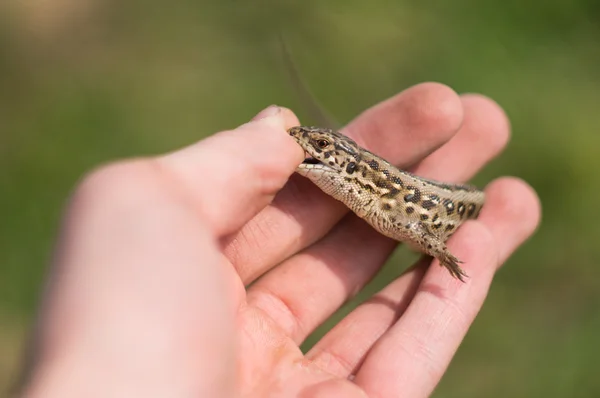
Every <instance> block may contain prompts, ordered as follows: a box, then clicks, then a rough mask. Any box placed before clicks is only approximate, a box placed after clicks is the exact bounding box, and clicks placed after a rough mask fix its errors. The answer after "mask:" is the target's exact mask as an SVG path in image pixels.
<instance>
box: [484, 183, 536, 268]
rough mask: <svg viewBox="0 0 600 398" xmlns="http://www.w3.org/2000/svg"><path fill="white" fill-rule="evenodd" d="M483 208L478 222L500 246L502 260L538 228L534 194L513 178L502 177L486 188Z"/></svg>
mask: <svg viewBox="0 0 600 398" xmlns="http://www.w3.org/2000/svg"><path fill="white" fill-rule="evenodd" d="M485 192H486V198H487V199H486V204H485V205H484V207H483V209H482V212H481V216H480V217H479V219H480V220H481V221H482V222H483V223H485V224H486V225H487V226H488V227H489V228H490V230H491V231H492V233H493V234H494V236H495V237H496V239H497V240H498V241H499V242H501V243H502V246H503V250H501V252H502V256H503V258H505V257H508V253H510V252H511V251H512V250H514V248H515V247H516V246H518V245H519V244H521V243H522V242H523V241H525V240H526V239H527V238H528V237H529V236H531V235H532V234H533V233H534V232H535V230H536V229H537V227H538V226H539V223H540V220H541V216H542V212H541V202H540V199H539V197H538V195H537V193H536V192H535V190H534V189H533V188H532V187H531V186H530V185H529V184H527V183H526V182H525V181H523V180H522V179H520V178H517V177H502V178H499V179H497V180H495V181H493V182H491V183H490V184H489V185H488V186H487V187H486V190H485Z"/></svg>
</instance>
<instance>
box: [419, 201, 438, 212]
mask: <svg viewBox="0 0 600 398" xmlns="http://www.w3.org/2000/svg"><path fill="white" fill-rule="evenodd" d="M421 206H422V207H423V208H424V209H425V210H429V209H433V208H434V207H435V203H434V202H433V201H431V200H424V201H423V203H421Z"/></svg>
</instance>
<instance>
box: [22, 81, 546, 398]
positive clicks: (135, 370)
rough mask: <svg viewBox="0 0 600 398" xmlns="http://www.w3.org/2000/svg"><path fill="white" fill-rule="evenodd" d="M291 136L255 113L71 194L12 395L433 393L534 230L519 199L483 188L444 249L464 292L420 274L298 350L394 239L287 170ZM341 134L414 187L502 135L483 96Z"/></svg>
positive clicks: (528, 203)
mask: <svg viewBox="0 0 600 398" xmlns="http://www.w3.org/2000/svg"><path fill="white" fill-rule="evenodd" d="M273 113H274V114H273ZM269 114H271V115H270V116H269ZM298 124H299V123H298V121H297V119H296V118H295V116H294V115H293V114H292V113H291V112H290V111H288V110H286V109H283V108H267V110H265V111H263V112H261V114H259V115H258V116H257V117H256V118H255V120H253V121H252V122H250V123H248V124H245V125H243V126H241V127H239V128H237V129H235V130H232V131H226V132H221V133H218V134H215V135H213V136H211V137H209V138H207V139H205V140H202V141H200V142H198V143H196V144H194V145H192V146H190V147H188V148H185V149H182V150H180V151H176V152H173V153H170V154H167V155H164V156H159V157H155V158H150V159H137V160H129V161H124V162H120V163H116V164H112V165H108V166H105V167H102V168H100V169H99V170H97V171H95V172H93V173H91V174H90V175H89V176H88V177H87V178H85V179H84V180H83V182H82V183H81V184H80V186H79V187H78V189H77V190H76V192H75V193H74V195H73V198H72V200H71V202H70V204H69V206H68V208H67V212H66V216H65V219H64V222H63V230H62V233H61V238H60V241H59V245H58V248H57V252H56V258H55V261H54V264H53V267H52V268H51V270H50V278H49V285H48V289H47V291H46V294H45V295H44V300H43V302H42V307H41V310H40V318H39V324H38V328H37V333H36V339H35V344H34V345H33V357H32V358H33V359H32V363H31V372H30V377H29V378H28V383H27V385H26V392H27V396H31V397H42V396H43V397H46V398H47V397H59V396H60V397H70V396H73V397H82V396H85V397H94V396H102V397H107V396H110V397H116V396H123V397H134V396H136V397H137V396H146V397H150V396H157V397H159V396H165V397H179V396H181V397H183V396H186V397H187V396H190V397H191V396H196V397H233V396H245V397H266V396H290V397H321V396H322V397H332V396H339V397H349V398H351V397H365V396H369V397H396V396H400V395H401V396H406V397H424V396H428V395H429V394H430V393H431V392H432V391H433V389H434V388H435V386H436V385H437V383H438V382H439V380H440V378H441V377H442V375H443V373H444V371H445V370H446V367H447V366H448V364H449V362H450V360H451V358H452V356H453V355H454V353H455V351H456V349H457V348H458V346H459V344H460V342H461V340H462V338H463V337H464V335H465V334H466V332H467V330H468V328H469V326H470V324H471V323H472V321H473V320H474V318H475V316H476V314H477V312H478V311H479V309H480V308H481V305H482V304H483V301H484V299H485V296H486V294H487V291H488V289H489V286H490V283H491V281H492V278H493V275H494V273H495V271H496V270H497V269H498V268H499V266H500V265H501V264H502V263H503V262H504V261H505V260H506V259H507V258H508V256H509V255H510V254H511V253H512V252H513V251H514V250H515V249H516V248H517V247H518V246H519V245H520V244H521V243H522V242H523V241H524V240H525V239H526V238H527V237H528V236H529V235H530V234H531V233H532V232H533V231H534V229H535V227H536V226H537V223H538V221H539V204H538V200H537V197H536V195H535V193H534V192H533V191H532V190H531V188H529V187H528V186H527V185H526V184H525V183H523V182H521V181H519V180H517V179H514V178H501V179H498V180H496V181H494V182H492V183H491V184H489V186H488V187H487V189H486V195H487V201H486V205H485V206H484V208H483V210H482V212H481V215H480V217H479V219H478V220H475V221H469V222H467V223H465V224H464V225H463V226H462V227H461V228H460V229H459V231H458V232H457V233H456V234H455V235H454V236H453V237H452V239H451V240H450V241H449V244H448V246H449V248H450V250H451V251H452V252H453V253H455V254H456V255H457V256H458V257H459V258H461V259H462V260H463V261H464V264H463V265H464V268H465V270H466V271H467V273H468V274H469V276H470V278H468V279H467V282H466V283H462V282H459V281H457V280H456V279H454V278H452V277H451V276H450V274H449V273H448V272H447V271H446V270H445V269H443V268H441V267H439V266H438V265H437V261H433V265H432V266H431V267H430V266H429V263H430V260H424V259H423V260H420V261H419V262H418V263H417V264H416V265H415V266H414V267H412V268H411V269H410V270H409V271H407V272H406V273H405V274H403V275H402V276H401V277H399V278H398V279H396V280H394V281H390V284H389V285H388V286H387V287H385V288H384V289H383V290H382V291H380V292H379V293H377V294H376V295H374V296H373V297H372V298H370V299H369V300H368V301H367V302H365V303H363V304H361V305H360V306H359V307H358V308H357V309H356V310H354V311H353V312H352V313H350V314H349V315H348V316H347V317H346V318H344V319H343V320H342V321H341V322H340V323H339V324H337V325H336V326H335V327H334V328H333V329H332V330H331V331H330V332H329V333H327V334H326V335H325V336H324V337H323V338H322V339H321V340H320V341H319V342H318V343H317V344H316V345H315V346H314V347H313V348H312V349H311V350H310V351H309V352H308V353H306V355H304V354H303V353H302V352H301V351H300V349H299V345H300V344H301V343H302V342H303V340H304V339H305V338H306V337H307V336H308V335H309V334H310V333H311V332H312V331H313V330H314V329H315V328H316V327H317V326H318V325H320V324H321V323H322V322H323V321H325V320H326V319H327V318H328V317H329V316H330V315H332V314H333V313H334V312H335V311H336V310H337V309H338V308H339V307H340V306H341V305H342V304H343V303H344V302H345V301H346V300H348V299H349V298H350V297H352V296H353V295H354V294H356V293H357V292H358V291H359V290H360V289H361V288H362V287H363V286H364V285H365V284H366V283H367V282H368V281H369V280H370V279H371V278H372V277H373V275H374V274H375V273H376V272H377V271H378V270H379V269H380V267H381V266H382V265H383V263H384V262H385V260H386V259H387V258H388V256H389V255H390V254H391V253H392V251H393V250H394V248H395V246H396V242H394V241H392V240H390V239H388V238H385V237H383V236H381V235H380V234H378V233H377V232H375V231H374V230H373V229H372V228H371V227H369V226H368V225H367V224H366V223H365V222H364V221H362V220H360V219H358V218H357V217H356V216H354V215H352V214H350V213H348V209H347V208H345V207H344V206H343V205H342V204H341V203H339V202H337V201H335V200H333V199H332V198H330V197H329V196H327V195H325V194H324V193H322V192H321V191H320V190H319V189H318V188H317V187H316V186H314V185H313V184H312V183H311V182H309V181H308V180H306V179H303V178H302V177H300V176H298V175H292V174H293V172H294V169H295V167H296V166H297V165H298V164H299V163H300V162H301V161H302V160H303V156H304V155H303V151H302V150H301V149H300V147H299V146H298V145H297V144H296V143H295V142H294V140H293V139H292V138H291V137H289V136H288V134H287V133H286V131H285V129H286V128H287V127H291V126H293V125H298ZM343 131H344V133H345V134H347V135H349V136H351V137H352V138H353V139H355V140H356V141H357V142H358V143H359V144H360V145H361V146H363V147H366V148H368V149H370V150H372V151H373V152H375V153H377V154H379V155H381V156H382V157H384V158H386V159H388V160H389V161H391V162H393V163H395V164H397V165H399V166H401V167H403V166H406V165H414V166H413V167H412V168H411V170H412V171H414V172H416V173H417V174H419V175H422V176H424V177H430V178H435V179H440V180H444V181H464V180H466V179H468V178H470V177H471V176H472V175H473V174H474V173H475V172H476V171H477V170H478V169H479V168H481V167H482V166H483V165H484V164H485V163H486V162H488V161H489V160H490V159H491V158H492V157H494V156H495V155H496V154H498V153H499V152H500V151H501V150H502V148H503V147H504V145H505V144H506V142H507V140H508V136H509V125H508V121H507V120H506V117H505V115H504V113H503V112H502V111H501V110H500V109H499V107H498V106H497V105H496V104H495V103H493V102H492V101H490V100H488V99H486V98H483V97H481V96H477V95H463V96H460V97H459V96H457V95H456V94H455V93H454V92H453V91H452V90H450V89H448V88H447V87H445V86H442V85H439V84H433V83H427V84H421V85H418V86H415V87H412V88H410V89H408V90H406V91H404V92H403V93H401V94H399V95H397V96H395V97H393V98H391V99H389V100H387V101H385V102H383V103H381V104H378V105H376V106H375V107H373V108H371V109H369V110H367V111H366V112H364V113H363V114H362V115H360V116H359V117H358V118H357V119H356V120H355V121H353V122H352V123H350V125H349V126H348V127H347V128H346V129H344V130H343ZM290 176H291V178H290ZM259 278H260V279H259ZM248 285H250V286H249V287H247V286H248Z"/></svg>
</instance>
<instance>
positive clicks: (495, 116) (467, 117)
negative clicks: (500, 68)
mask: <svg viewBox="0 0 600 398" xmlns="http://www.w3.org/2000/svg"><path fill="white" fill-rule="evenodd" d="M461 102H462V106H463V109H464V120H463V125H462V127H461V130H460V132H459V134H456V135H455V136H454V137H452V139H451V140H450V141H449V142H448V143H447V144H446V145H444V146H442V147H441V148H439V149H438V150H437V151H435V152H434V153H432V154H431V155H429V156H427V158H425V159H423V161H421V162H420V163H419V164H418V165H417V166H416V167H415V168H413V169H412V171H413V172H414V173H415V174H417V175H420V176H424V177H429V176H431V177H434V178H437V179H441V180H443V181H456V182H462V181H466V180H468V179H469V178H471V177H472V176H473V175H474V173H475V172H476V171H477V170H479V168H480V167H481V166H483V165H484V164H485V163H487V162H489V161H490V160H491V159H492V158H493V157H496V156H497V155H498V154H499V153H500V152H501V151H502V150H503V149H504V147H506V144H507V143H508V140H509V139H510V124H509V121H508V118H507V117H506V114H505V113H504V111H503V110H502V108H501V107H500V106H499V105H498V104H497V103H496V102H494V101H492V100H491V99H489V98H487V97H484V96H482V95H479V94H465V95H462V96H461ZM474 165H475V166H474ZM459 169H460V171H459ZM432 172H435V176H433V174H431V173H432Z"/></svg>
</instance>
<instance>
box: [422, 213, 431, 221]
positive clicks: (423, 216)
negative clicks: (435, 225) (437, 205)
mask: <svg viewBox="0 0 600 398" xmlns="http://www.w3.org/2000/svg"><path fill="white" fill-rule="evenodd" d="M428 219H429V216H428V215H427V214H421V220H423V221H427V220H428Z"/></svg>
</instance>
